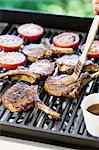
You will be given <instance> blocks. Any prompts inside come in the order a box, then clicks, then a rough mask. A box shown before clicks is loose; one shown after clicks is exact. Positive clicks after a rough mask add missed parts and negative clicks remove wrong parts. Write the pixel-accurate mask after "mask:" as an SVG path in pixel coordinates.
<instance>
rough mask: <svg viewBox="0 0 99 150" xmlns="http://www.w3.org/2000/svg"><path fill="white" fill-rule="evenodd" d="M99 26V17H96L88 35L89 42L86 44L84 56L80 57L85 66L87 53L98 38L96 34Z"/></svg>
mask: <svg viewBox="0 0 99 150" xmlns="http://www.w3.org/2000/svg"><path fill="white" fill-rule="evenodd" d="M98 26H99V15H96V16H95V17H94V20H93V22H92V25H91V27H90V30H89V33H88V36H87V40H86V43H85V47H84V50H83V53H82V55H81V56H80V58H79V60H80V61H81V62H82V63H83V64H84V63H85V61H86V57H87V53H88V51H89V49H90V47H91V44H92V42H93V40H94V38H95V36H96V33H97V30H98Z"/></svg>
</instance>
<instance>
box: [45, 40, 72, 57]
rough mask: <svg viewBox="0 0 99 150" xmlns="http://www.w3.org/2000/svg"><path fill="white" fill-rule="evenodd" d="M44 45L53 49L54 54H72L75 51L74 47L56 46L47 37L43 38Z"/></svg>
mask: <svg viewBox="0 0 99 150" xmlns="http://www.w3.org/2000/svg"><path fill="white" fill-rule="evenodd" d="M43 45H44V46H45V47H46V48H47V49H49V50H51V51H52V53H53V55H55V54H68V55H70V54H73V53H74V50H73V48H61V47H56V46H54V45H53V44H50V43H49V40H48V38H45V39H44V40H43Z"/></svg>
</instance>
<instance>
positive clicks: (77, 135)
mask: <svg viewBox="0 0 99 150" xmlns="http://www.w3.org/2000/svg"><path fill="white" fill-rule="evenodd" d="M6 11H8V10H5V11H4V10H2V12H3V13H4V16H5V14H6V13H5V12H6ZM8 12H9V13H12V11H11V12H10V11H8ZM18 13H19V12H18ZM20 13H22V12H20ZM13 14H14V12H13ZM23 14H24V12H23ZM21 15H22V14H21ZM43 15H44V14H42V16H43ZM21 17H22V16H21ZM4 19H5V20H4ZM76 19H77V18H76ZM19 20H20V19H19ZM1 21H5V22H6V21H7V23H2V22H1V23H0V33H1V34H15V35H17V32H16V29H17V27H18V25H19V24H12V23H11V22H8V20H7V19H6V17H4V18H3V19H1ZM90 21H91V20H90ZM90 21H89V22H90ZM23 22H25V21H24V20H23ZM33 22H34V21H33ZM18 23H19V22H18ZM39 24H40V23H39ZM89 24H90V23H89ZM49 27H50V26H49ZM75 28H76V27H75ZM66 29H67V30H63V27H62V30H60V29H54V27H53V28H48V27H47V28H46V27H45V32H44V35H43V37H42V38H40V39H39V40H35V41H31V42H32V43H40V42H41V41H42V40H43V38H45V37H47V38H49V40H50V41H51V39H52V37H53V36H54V35H56V34H58V33H61V32H62V31H68V28H66ZM71 31H73V30H72V28H71ZM77 31H78V30H76V32H77ZM77 33H78V34H79V35H80V44H79V46H78V48H77V49H76V53H77V54H79V53H80V52H79V49H80V46H81V45H82V44H83V43H84V42H85V40H86V33H87V32H85V31H84V32H82V31H81V32H80V31H79V32H77ZM96 38H97V39H98V36H97V37H96ZM24 43H25V44H29V41H28V40H25V42H24ZM57 57H58V56H57ZM52 59H53V60H55V59H56V58H52ZM93 61H94V60H93ZM95 61H97V62H98V59H97V60H95ZM26 65H27V63H26ZM3 71H4V70H0V72H3ZM43 83H44V79H42V80H41V81H40V82H39V97H40V99H41V100H42V101H43V102H44V103H45V104H46V105H48V106H49V107H51V108H52V109H53V110H56V111H57V112H59V113H61V114H62V117H61V120H55V119H52V117H51V116H49V115H47V114H45V113H44V112H42V111H40V110H38V109H36V108H32V109H30V110H28V111H26V112H20V113H11V112H10V111H9V110H7V109H6V108H5V107H4V105H3V104H2V102H1V100H0V132H1V133H0V134H1V135H6V136H11V137H17V138H22V139H28V140H34V141H40V142H44V143H51V144H55V145H62V146H68V147H77V148H78V147H80V146H83V147H93V148H99V138H95V137H92V136H91V135H89V134H88V132H87V130H86V127H85V123H84V119H83V115H82V112H81V108H80V103H81V101H82V99H83V98H84V97H85V96H86V95H88V94H90V93H96V92H99V78H97V79H95V80H94V81H91V82H90V83H89V84H87V85H86V86H85V87H84V88H83V90H82V92H81V93H80V98H79V99H73V100H72V99H69V98H63V97H54V96H49V95H48V94H47V93H46V92H45V91H44V89H43ZM11 84H12V83H11V82H8V81H7V82H5V83H4V84H3V85H2V82H1V81H0V99H1V96H2V93H3V92H4V91H5V90H6V89H7V88H9V87H10V86H11Z"/></svg>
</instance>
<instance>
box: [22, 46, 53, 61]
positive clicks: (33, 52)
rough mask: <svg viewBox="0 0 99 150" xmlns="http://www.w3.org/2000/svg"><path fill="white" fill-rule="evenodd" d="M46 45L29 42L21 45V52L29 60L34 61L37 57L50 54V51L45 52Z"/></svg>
mask: <svg viewBox="0 0 99 150" xmlns="http://www.w3.org/2000/svg"><path fill="white" fill-rule="evenodd" d="M46 51H47V49H46V47H44V45H43V44H29V45H26V46H24V47H23V49H22V52H23V53H24V54H25V55H26V56H27V59H28V60H29V61H31V62H35V61H37V60H38V59H42V58H44V56H45V55H47V56H46V57H50V56H52V54H51V52H50V53H48V52H47V54H46Z"/></svg>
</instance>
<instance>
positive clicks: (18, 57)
mask: <svg viewBox="0 0 99 150" xmlns="http://www.w3.org/2000/svg"><path fill="white" fill-rule="evenodd" d="M24 61H25V56H24V54H22V53H19V52H1V54H0V67H2V68H6V69H15V68H16V67H18V66H21V65H23V64H24Z"/></svg>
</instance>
